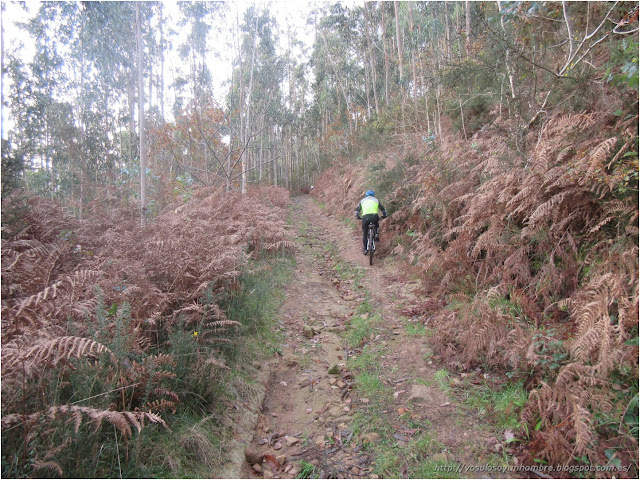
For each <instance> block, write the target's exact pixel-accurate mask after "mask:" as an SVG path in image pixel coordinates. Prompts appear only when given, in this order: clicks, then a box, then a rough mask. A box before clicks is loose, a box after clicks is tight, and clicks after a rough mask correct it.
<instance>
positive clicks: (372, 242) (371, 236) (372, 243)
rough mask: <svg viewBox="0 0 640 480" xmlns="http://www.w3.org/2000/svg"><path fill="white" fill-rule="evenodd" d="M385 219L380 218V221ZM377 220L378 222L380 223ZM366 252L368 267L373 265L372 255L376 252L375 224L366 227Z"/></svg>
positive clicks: (371, 223) (370, 223)
mask: <svg viewBox="0 0 640 480" xmlns="http://www.w3.org/2000/svg"><path fill="white" fill-rule="evenodd" d="M383 218H387V217H380V220H382V219H383ZM380 220H378V222H379V221H380ZM367 228H368V233H367V250H369V265H373V254H374V252H375V251H376V226H375V223H373V222H369V225H367Z"/></svg>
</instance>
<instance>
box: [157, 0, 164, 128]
mask: <svg viewBox="0 0 640 480" xmlns="http://www.w3.org/2000/svg"><path fill="white" fill-rule="evenodd" d="M159 6H160V89H159V90H160V91H159V92H158V96H159V97H160V117H161V118H162V123H164V8H163V7H164V4H163V3H162V2H159Z"/></svg>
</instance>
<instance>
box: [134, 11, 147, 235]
mask: <svg viewBox="0 0 640 480" xmlns="http://www.w3.org/2000/svg"><path fill="white" fill-rule="evenodd" d="M141 23H142V16H141V15H140V3H139V2H138V3H136V40H137V42H138V89H139V92H138V128H140V224H141V225H142V226H144V225H146V223H147V153H146V151H145V134H144V74H143V65H144V62H143V58H142V34H141V31H142V28H141V25H140V24H141Z"/></svg>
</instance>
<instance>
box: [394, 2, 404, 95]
mask: <svg viewBox="0 0 640 480" xmlns="http://www.w3.org/2000/svg"><path fill="white" fill-rule="evenodd" d="M393 9H394V13H395V15H396V44H397V47H398V73H400V89H401V90H402V89H404V84H403V80H404V60H403V52H402V50H403V48H402V35H401V32H400V12H399V11H398V2H397V1H394V2H393Z"/></svg>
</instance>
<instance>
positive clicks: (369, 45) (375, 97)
mask: <svg viewBox="0 0 640 480" xmlns="http://www.w3.org/2000/svg"><path fill="white" fill-rule="evenodd" d="M367 12H368V3H367V2H365V4H364V22H365V35H366V37H367V48H368V50H369V59H370V62H371V72H372V76H371V81H372V86H373V101H374V104H375V107H376V116H380V107H379V105H378V89H377V87H376V84H377V83H378V81H377V72H376V62H375V56H374V54H373V45H372V42H371V34H370V33H369V14H368V13H367Z"/></svg>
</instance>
